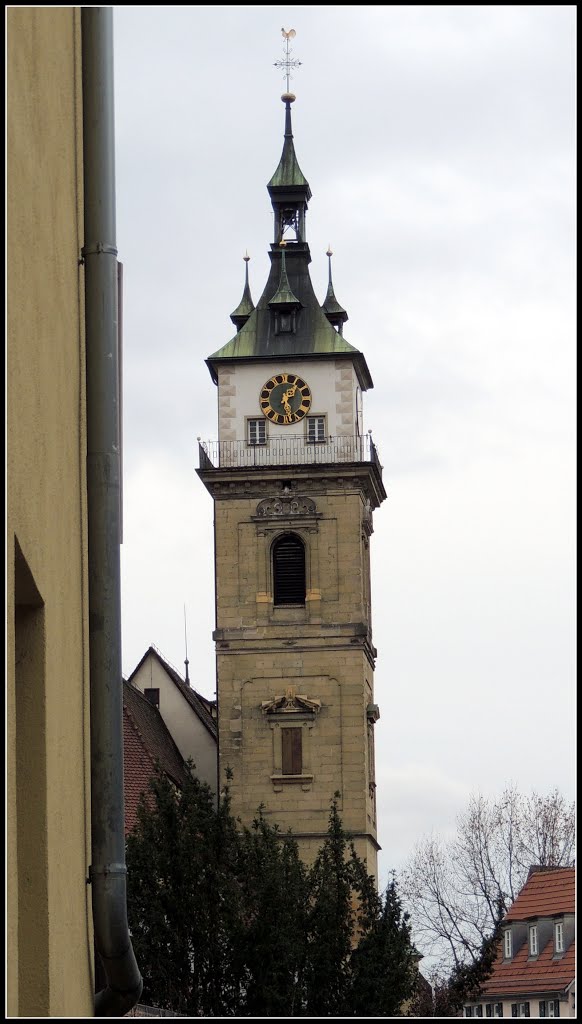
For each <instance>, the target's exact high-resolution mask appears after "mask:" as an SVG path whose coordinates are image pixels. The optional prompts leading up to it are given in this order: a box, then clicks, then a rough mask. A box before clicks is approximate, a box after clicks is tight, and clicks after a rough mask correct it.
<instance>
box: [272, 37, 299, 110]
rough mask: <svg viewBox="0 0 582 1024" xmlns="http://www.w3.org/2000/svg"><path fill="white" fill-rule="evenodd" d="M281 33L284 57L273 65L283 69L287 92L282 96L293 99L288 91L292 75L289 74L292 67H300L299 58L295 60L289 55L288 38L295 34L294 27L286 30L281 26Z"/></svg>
mask: <svg viewBox="0 0 582 1024" xmlns="http://www.w3.org/2000/svg"><path fill="white" fill-rule="evenodd" d="M281 33H282V35H283V38H284V40H285V56H284V58H283V59H282V60H277V61H275V63H274V65H273V67H275V68H279V69H283V77H284V78H286V79H287V92H286V94H285V96H284V97H283V98H284V99H287V98H291V97H292V98H293V99H295V97H294V96H293V93H290V92H289V79H290V78H292V77H293V76H292V74H291V69H292V68H300V67H301V61H300V60H295V59H294V58H293V57H292V56H291V54H292V53H293V51H292V50H291V49H290V47H289V40H290V39H294V38H295V36H296V35H297V33H296V31H295V29H294V28H290V29H289V30H286V29H284V28H282V29H281Z"/></svg>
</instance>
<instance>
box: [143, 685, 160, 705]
mask: <svg viewBox="0 0 582 1024" xmlns="http://www.w3.org/2000/svg"><path fill="white" fill-rule="evenodd" d="M143 695H144V697H145V699H146V700H149V702H150V704H154V705H155V707H157V708H158V710H159V707H160V691H159V689H150V690H144V691H143Z"/></svg>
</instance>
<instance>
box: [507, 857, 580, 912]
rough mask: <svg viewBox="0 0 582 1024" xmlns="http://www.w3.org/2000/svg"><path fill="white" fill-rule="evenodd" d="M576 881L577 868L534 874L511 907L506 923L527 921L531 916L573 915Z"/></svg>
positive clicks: (554, 869) (535, 872)
mask: <svg viewBox="0 0 582 1024" xmlns="http://www.w3.org/2000/svg"><path fill="white" fill-rule="evenodd" d="M575 881H576V870H575V868H553V869H551V870H548V871H534V872H533V874H531V875H530V877H529V878H528V880H527V882H526V883H525V885H524V887H523V889H522V890H521V892H520V894H519V896H518V897H517V899H516V901H515V903H514V904H513V905H512V906H511V907H510V908H509V910H508V912H507V914H506V915H505V920H506V921H525V920H527V918H528V917H548V916H550V917H551V916H553V915H554V914H573V913H574V906H575V904H574V897H575Z"/></svg>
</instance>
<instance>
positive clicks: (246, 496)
mask: <svg viewBox="0 0 582 1024" xmlns="http://www.w3.org/2000/svg"><path fill="white" fill-rule="evenodd" d="M294 99H295V97H294V96H293V95H292V94H291V93H289V91H288V89H287V92H286V93H284V95H283V96H282V100H283V102H284V104H285V134H284V143H283V152H282V154H281V159H280V161H279V165H278V167H277V169H276V171H275V173H274V174H273V177H272V178H271V180H270V182H269V184H268V186H267V189H268V192H269V196H270V199H271V203H272V206H273V212H274V237H273V242H272V243H271V250H270V260H271V270H270V274H269V278H268V280H267V284H266V286H265V289H264V291H263V294H262V296H261V298H260V299H259V301H258V303H257V306H256V307H255V306H254V304H253V301H252V298H251V293H250V289H249V283H248V258H246V257H245V259H246V260H247V263H246V273H245V287H244V292H243V297H242V299H241V302H240V304H239V306H238V307H237V309H236V310H235V311H234V312H233V313H232V314H231V319H232V321H233V323H234V324H235V326H236V328H237V333H236V335H235V336H234V337H233V338H232V339H231V340H230V341H229V342H228V343H227V344H226V345H224V346H223V347H222V348H220V349H218V351H216V352H214V353H213V355H211V356H210V357H209V358H208V359H207V360H206V362H207V365H208V368H209V370H210V374H211V377H212V380H213V381H214V383H215V384H216V385H217V388H218V441H217V442H208V443H201V444H200V468H199V470H198V473H199V476H200V478H201V480H202V481H203V483H204V484H205V486H206V488H207V489H208V491H209V493H210V494H211V496H212V498H213V500H214V519H215V575H216V629H215V632H214V640H215V642H216V664H217V693H218V721H219V777H220V784H221V786H222V785H223V784H224V782H225V780H226V770H227V768H231V769H232V772H233V777H232V781H231V783H230V792H231V797H232V810H233V813H234V814H235V815H236V816H240V818H241V819H242V821H243V822H244V823H245V824H250V823H251V821H252V819H253V818H254V817H255V815H256V813H257V809H258V807H259V805H263V808H264V813H265V815H266V816H268V818H269V820H271V821H272V822H273V823H275V822H276V823H277V824H278V825H279V826H280V828H281V830H282V831H283V832H286V831H287V830H288V829H291V831H292V832H293V834H294V835H295V836H296V838H297V840H298V842H299V849H300V852H301V854H302V856H303V858H304V859H305V860H306V861H308V862H310V861H312V860H313V858H314V857H315V855H316V853H317V851H318V850H319V848H320V846H321V844H322V842H323V837H324V836H325V833H326V829H327V821H328V816H329V807H330V801H331V800H332V798H333V795H334V793H335V792H336V791H339V793H340V798H339V811H340V815H341V817H342V821H343V825H344V828H345V829H346V831H348V832H350V833H351V834H352V835H353V837H354V842H355V845H356V848H357V850H358V853H359V854H360V856H361V857H362V858H363V859H364V860H365V861H366V863H367V866H368V871H369V872H370V873H371V874H373V875H375V876H376V877H377V850H378V843H377V839H376V797H375V778H374V724H375V722H376V721H377V719H378V717H379V710H378V706H377V705H376V703H375V700H374V663H375V658H376V650H375V648H374V645H373V643H372V616H371V602H370V536H371V533H372V515H373V511H374V509H376V508H377V507H378V506H379V505H380V503H381V502H382V501H383V500H384V498H385V497H386V492H385V490H384V486H383V484H382V468H381V466H380V463H379V460H378V454H377V451H376V449H375V447H374V444H373V442H372V439H371V435H370V434H369V433H365V432H364V428H363V419H362V394H363V392H365V391H367V390H368V389H369V388H371V387H372V386H373V385H372V378H371V376H370V372H369V370H368V366H367V364H366V360H365V358H364V356H363V354H362V353H361V352H360V351H358V349H356V348H354V347H353V346H352V345H350V344H349V343H348V341H347V340H346V339H345V338H344V336H343V328H344V323H345V321H346V320H347V319H348V315H347V313H346V311H345V310H344V309H343V307H342V306H341V305H340V304H339V302H338V301H337V299H336V296H335V294H334V288H333V283H332V276H331V255H332V254H331V252H329V251H328V254H327V255H328V259H329V287H328V291H327V295H326V298H325V301H324V303H323V306H322V305H320V303H319V302H318V301H317V298H316V296H315V293H314V290H313V286H312V283H311V279H310V276H309V264H310V262H311V256H310V252H309V246H308V244H307V235H306V212H307V205H308V202H309V200H310V198H311V190H310V187H309V184H308V182H307V180H306V178H305V176H304V175H303V173H302V171H301V169H300V167H299V163H298V161H297V157H296V154H295V147H294V141H293V132H292V124H291V104H292V102H293V101H294Z"/></svg>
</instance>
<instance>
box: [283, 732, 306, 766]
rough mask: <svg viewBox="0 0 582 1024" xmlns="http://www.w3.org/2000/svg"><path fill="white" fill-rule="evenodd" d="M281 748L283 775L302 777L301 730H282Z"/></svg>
mask: <svg viewBox="0 0 582 1024" xmlns="http://www.w3.org/2000/svg"><path fill="white" fill-rule="evenodd" d="M281 747H282V772H283V775H301V771H302V767H303V762H302V747H301V729H300V728H295V729H281Z"/></svg>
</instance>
